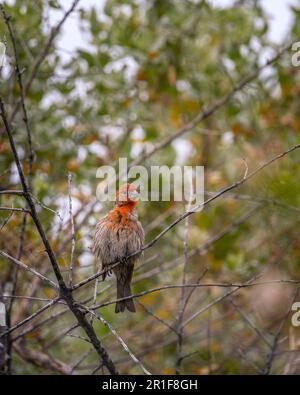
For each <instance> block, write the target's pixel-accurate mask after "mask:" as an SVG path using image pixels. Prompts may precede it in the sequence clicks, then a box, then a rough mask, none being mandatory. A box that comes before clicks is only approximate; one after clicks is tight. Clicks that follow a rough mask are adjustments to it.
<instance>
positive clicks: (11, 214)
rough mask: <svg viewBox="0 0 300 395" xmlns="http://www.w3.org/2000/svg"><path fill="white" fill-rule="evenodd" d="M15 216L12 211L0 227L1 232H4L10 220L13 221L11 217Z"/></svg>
mask: <svg viewBox="0 0 300 395" xmlns="http://www.w3.org/2000/svg"><path fill="white" fill-rule="evenodd" d="M13 215H14V213H13V211H11V212H10V213H9V214H8V216H7V217H6V218H5V220H4V221H3V222H2V224H1V226H0V232H1V231H2V229H3V228H4V227H5V226H6V225H7V224H8V222H9V220H10V219H11V217H12V216H13Z"/></svg>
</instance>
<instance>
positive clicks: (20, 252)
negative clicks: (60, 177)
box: [0, 4, 34, 374]
mask: <svg viewBox="0 0 300 395" xmlns="http://www.w3.org/2000/svg"><path fill="white" fill-rule="evenodd" d="M0 10H1V12H2V15H3V18H4V21H5V23H6V26H7V29H8V32H9V36H10V39H11V42H12V46H13V53H14V58H15V70H16V75H17V81H18V85H19V90H20V103H21V106H22V113H23V122H24V125H25V129H26V134H27V142H28V146H29V155H28V160H27V162H28V188H29V190H30V189H31V184H32V166H33V161H34V150H33V146H32V137H31V136H32V133H31V129H30V126H29V120H28V115H27V109H26V105H25V94H24V87H23V80H22V73H21V70H20V65H19V59H18V53H17V46H16V40H15V35H14V31H13V28H12V25H11V23H10V17H8V16H7V15H6V12H5V10H4V7H3V6H2V4H0ZM26 225H27V212H24V213H23V218H22V225H21V232H20V238H19V246H18V253H17V259H18V260H20V259H21V257H22V255H23V244H24V238H25V231H26ZM18 274H19V267H18V266H17V267H16V268H15V271H14V275H13V281H12V283H13V287H12V294H15V293H16V290H17V282H18ZM13 303H14V299H13V298H12V299H10V301H9V305H8V309H7V321H8V327H9V326H10V324H11V315H12V309H13ZM7 344H8V346H7V349H8V351H7V353H8V361H7V369H8V374H11V368H12V358H11V349H12V344H11V341H10V338H9V337H8V339H7Z"/></svg>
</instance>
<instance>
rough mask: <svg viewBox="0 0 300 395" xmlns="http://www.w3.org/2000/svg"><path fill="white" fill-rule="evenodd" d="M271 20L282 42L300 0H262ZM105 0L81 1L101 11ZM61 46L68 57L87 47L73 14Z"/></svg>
mask: <svg viewBox="0 0 300 395" xmlns="http://www.w3.org/2000/svg"><path fill="white" fill-rule="evenodd" d="M209 1H210V3H212V4H213V5H215V6H218V7H226V6H229V5H231V4H232V3H233V0H209ZM260 2H261V4H262V6H263V7H264V9H265V11H266V12H267V15H268V16H269V20H270V30H269V32H268V34H269V37H270V39H271V40H272V41H274V42H275V43H280V42H281V41H282V40H283V39H284V37H285V35H286V33H287V31H288V30H289V26H290V25H291V23H292V12H291V11H290V9H289V8H290V6H292V5H294V6H296V5H298V6H299V7H300V0H260ZM71 3H72V0H64V2H63V5H64V8H65V9H67V8H69V7H70V5H71ZM104 3H105V0H84V1H81V2H80V7H83V8H85V9H89V8H90V7H92V6H95V7H96V8H97V9H98V10H99V13H101V10H103V6H104ZM60 18H61V12H57V11H53V12H51V14H50V24H51V25H53V24H54V23H55V22H56V21H58V20H59V19H60ZM59 47H60V48H61V49H63V51H65V55H64V56H66V57H68V53H67V52H68V51H73V50H74V49H76V48H87V38H86V37H85V36H84V35H83V34H82V31H81V30H80V25H79V23H78V17H77V16H76V14H73V15H72V16H71V18H69V19H68V20H67V22H66V23H65V25H64V29H63V34H62V35H61V36H60V39H59Z"/></svg>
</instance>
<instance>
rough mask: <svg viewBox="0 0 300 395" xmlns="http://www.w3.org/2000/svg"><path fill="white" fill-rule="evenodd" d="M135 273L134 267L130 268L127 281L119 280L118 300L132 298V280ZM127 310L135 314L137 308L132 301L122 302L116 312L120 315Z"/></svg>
mask: <svg viewBox="0 0 300 395" xmlns="http://www.w3.org/2000/svg"><path fill="white" fill-rule="evenodd" d="M132 272H133V265H132V268H131V267H130V268H128V275H127V277H126V278H125V281H124V280H123V281H122V280H121V279H120V278H119V279H117V299H121V298H125V297H127V296H131V287H130V284H131V278H132ZM125 308H126V309H127V310H129V311H131V312H132V313H135V311H136V310H135V306H134V302H133V300H132V299H126V300H121V301H119V302H117V303H116V308H115V312H116V313H120V312H123V311H124V310H125Z"/></svg>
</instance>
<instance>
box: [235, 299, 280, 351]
mask: <svg viewBox="0 0 300 395" xmlns="http://www.w3.org/2000/svg"><path fill="white" fill-rule="evenodd" d="M229 301H230V303H231V304H232V306H233V307H234V309H235V311H237V312H238V313H239V315H240V316H241V317H242V319H243V320H244V321H245V322H246V323H247V324H248V325H249V326H250V328H251V329H253V330H254V332H255V333H256V334H257V335H258V336H259V337H260V338H261V339H262V340H263V341H264V342H265V343H266V345H267V346H269V347H270V348H271V347H272V345H271V343H270V342H269V340H268V339H267V338H266V336H265V335H264V334H263V333H262V332H261V331H260V330H259V329H258V328H257V326H256V325H255V324H254V323H253V322H252V321H251V319H250V318H249V317H247V315H246V314H245V313H244V312H243V311H242V310H241V309H240V308H239V307H238V306H237V305H236V303H235V302H234V301H233V299H232V298H229Z"/></svg>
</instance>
